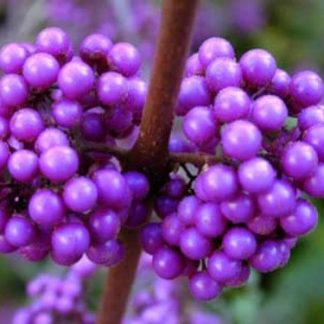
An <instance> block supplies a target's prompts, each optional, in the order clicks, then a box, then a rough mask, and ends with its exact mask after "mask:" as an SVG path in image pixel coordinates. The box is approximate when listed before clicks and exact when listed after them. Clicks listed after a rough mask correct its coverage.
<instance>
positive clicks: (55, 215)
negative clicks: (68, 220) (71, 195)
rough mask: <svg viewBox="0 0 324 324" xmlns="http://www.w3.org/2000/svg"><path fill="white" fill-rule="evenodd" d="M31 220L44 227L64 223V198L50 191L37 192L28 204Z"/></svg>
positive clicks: (41, 190)
mask: <svg viewBox="0 0 324 324" xmlns="http://www.w3.org/2000/svg"><path fill="white" fill-rule="evenodd" d="M28 213H29V216H30V217H31V219H32V220H33V221H34V222H35V223H37V224H39V225H44V226H54V225H57V224H59V223H60V222H62V221H63V219H64V217H65V207H64V203H63V200H62V198H61V197H60V196H59V195H58V194H56V193H55V192H54V191H52V190H50V189H40V190H38V191H36V192H35V193H34V194H33V195H32V197H31V199H30V201H29V204H28Z"/></svg>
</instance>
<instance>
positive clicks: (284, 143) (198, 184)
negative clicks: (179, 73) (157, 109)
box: [141, 37, 324, 300]
mask: <svg viewBox="0 0 324 324" xmlns="http://www.w3.org/2000/svg"><path fill="white" fill-rule="evenodd" d="M323 94H324V85H323V81H322V80H321V78H320V77H319V76H318V75H317V74H316V73H314V72H312V71H302V72H299V73H296V74H294V75H293V76H290V75H289V74H288V73H287V72H285V71H284V70H282V69H280V68H278V67H277V64H276V61H275V59H274V57H273V56H272V55H271V54H270V53H269V52H268V51H266V50H263V49H253V50H250V51H248V52H246V53H245V54H244V55H242V57H241V58H240V59H239V60H237V59H236V57H235V53H234V49H233V47H232V45H231V44H230V43H229V42H228V41H227V40H225V39H221V38H216V37H215V38H211V39H208V40H206V41H205V42H204V43H203V44H202V45H201V46H200V48H199V51H198V53H196V54H193V55H192V56H191V57H190V58H189V59H188V62H187V65H186V71H185V78H184V80H183V82H182V85H181V89H180V94H179V97H178V103H177V107H176V112H177V114H178V116H180V117H183V118H182V129H183V133H184V135H185V137H186V138H187V139H188V140H189V142H190V145H185V142H184V141H183V140H182V141H181V140H179V139H178V140H175V139H173V141H172V142H171V143H172V145H170V149H172V150H173V151H177V152H181V151H182V152H196V153H195V156H196V159H195V161H193V163H194V164H196V165H197V156H199V155H200V162H202V163H198V168H196V169H194V168H193V165H188V164H190V162H191V161H190V156H192V155H193V154H188V153H187V154H184V155H183V156H184V157H188V161H187V162H188V163H187V164H186V165H184V166H183V167H184V169H185V170H187V171H188V170H189V169H190V170H191V171H192V170H196V171H198V172H196V174H195V175H193V177H192V179H191V181H190V182H189V183H187V184H185V183H183V182H181V181H180V180H178V179H172V180H171V183H172V185H170V184H169V185H167V186H168V190H167V195H166V196H165V191H164V192H163V190H162V193H161V194H160V197H158V198H157V207H158V208H156V211H157V214H158V215H159V216H160V218H161V219H162V220H161V222H156V223H152V224H149V225H148V226H146V227H145V228H144V229H143V231H142V235H141V239H142V243H143V247H144V249H145V251H146V252H148V253H150V254H152V255H153V266H154V269H155V271H156V273H157V274H158V275H159V276H161V277H162V278H165V279H174V278H176V277H178V276H181V275H184V276H187V277H188V278H189V287H190V290H191V293H192V295H193V296H194V297H196V298H197V299H200V300H210V299H213V298H216V297H218V296H219V295H220V294H221V292H222V290H223V288H226V287H236V286H240V285H242V284H244V283H245V282H246V281H247V279H248V277H249V273H250V269H251V268H253V269H255V270H257V271H259V272H262V273H266V272H271V271H274V270H276V269H278V268H281V267H283V266H284V265H285V264H286V263H287V262H288V260H289V257H290V252H291V250H292V248H293V247H294V246H295V244H296V242H297V239H298V238H299V237H301V236H303V235H306V234H308V233H309V232H311V231H312V230H313V229H314V228H315V227H316V224H317V218H318V215H317V211H316V209H315V207H314V206H313V204H312V202H311V201H310V200H309V197H316V198H323V197H324V106H322V105H321V100H322V99H323ZM181 143H182V144H181ZM197 152H198V153H197ZM204 162H205V163H204ZM199 167H200V168H199ZM190 170H189V171H190ZM161 211H162V212H161Z"/></svg>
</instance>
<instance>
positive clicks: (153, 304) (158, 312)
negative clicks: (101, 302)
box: [123, 254, 223, 324]
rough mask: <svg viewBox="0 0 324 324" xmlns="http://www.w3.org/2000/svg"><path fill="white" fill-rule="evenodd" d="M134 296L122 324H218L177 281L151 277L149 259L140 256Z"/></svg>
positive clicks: (148, 257)
mask: <svg viewBox="0 0 324 324" xmlns="http://www.w3.org/2000/svg"><path fill="white" fill-rule="evenodd" d="M137 273H138V275H137V280H136V282H135V288H134V293H133V295H132V297H131V301H130V307H129V311H128V312H127V315H126V317H125V318H124V320H123V324H162V323H170V324H178V323H182V322H183V323H188V324H202V323H203V324H220V323H222V322H223V321H222V319H221V318H220V317H219V315H217V314H215V313H210V312H208V311H206V310H205V309H204V308H203V307H199V306H197V305H196V304H195V303H194V302H193V299H192V298H191V297H190V296H189V295H188V294H187V293H186V291H185V290H184V289H183V288H184V287H183V284H182V282H181V281H177V280H165V279H162V278H159V277H157V276H156V275H155V273H154V271H153V268H152V256H150V255H148V254H143V255H142V257H141V261H140V264H139V268H138V272H137Z"/></svg>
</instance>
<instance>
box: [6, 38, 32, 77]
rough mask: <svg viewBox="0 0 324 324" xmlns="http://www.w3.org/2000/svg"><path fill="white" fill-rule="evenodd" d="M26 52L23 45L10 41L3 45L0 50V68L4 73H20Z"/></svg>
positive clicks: (26, 55)
mask: <svg viewBox="0 0 324 324" xmlns="http://www.w3.org/2000/svg"><path fill="white" fill-rule="evenodd" d="M27 57H28V52H27V50H26V49H25V48H24V46H22V45H20V44H16V43H10V44H7V45H5V46H3V47H2V48H1V50H0V69H1V70H2V71H3V72H4V73H7V74H9V73H20V72H21V70H22V67H23V65H24V62H25V60H26V58H27Z"/></svg>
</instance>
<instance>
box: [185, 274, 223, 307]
mask: <svg viewBox="0 0 324 324" xmlns="http://www.w3.org/2000/svg"><path fill="white" fill-rule="evenodd" d="M189 287H190V292H191V294H192V296H193V297H194V298H196V299H198V300H204V301H207V300H212V299H214V298H217V297H218V296H219V295H220V294H221V292H222V288H221V286H220V285H219V284H218V283H217V282H215V281H214V280H213V279H212V278H211V277H210V275H209V274H208V273H207V272H199V273H197V274H195V275H193V276H192V277H191V278H190V283H189Z"/></svg>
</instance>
